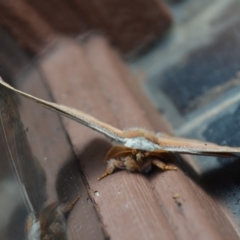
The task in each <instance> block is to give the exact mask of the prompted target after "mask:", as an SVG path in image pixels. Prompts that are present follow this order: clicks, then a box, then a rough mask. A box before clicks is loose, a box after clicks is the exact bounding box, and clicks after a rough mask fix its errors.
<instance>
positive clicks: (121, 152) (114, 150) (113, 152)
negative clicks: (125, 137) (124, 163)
mask: <svg viewBox="0 0 240 240" xmlns="http://www.w3.org/2000/svg"><path fill="white" fill-rule="evenodd" d="M130 154H132V148H129V147H125V146H113V147H111V148H110V150H109V151H108V152H107V155H106V157H105V160H104V161H105V162H106V161H108V160H110V159H116V158H118V157H126V156H128V155H130Z"/></svg>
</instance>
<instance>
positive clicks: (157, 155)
mask: <svg viewBox="0 0 240 240" xmlns="http://www.w3.org/2000/svg"><path fill="white" fill-rule="evenodd" d="M0 85H2V86H4V87H6V88H8V89H10V90H12V91H14V92H16V93H19V94H21V95H22V96H24V97H27V98H29V99H32V100H34V101H36V102H37V103H39V104H41V105H43V106H44V107H46V108H48V109H50V110H52V111H55V112H57V113H60V114H62V115H64V116H66V117H68V118H70V119H72V120H74V121H76V122H79V123H80V124H82V125H85V126H86V127H88V128H91V129H93V130H95V131H97V132H99V133H101V134H103V135H105V136H106V137H107V138H109V139H110V140H111V141H112V142H113V146H112V147H111V149H110V150H109V151H108V153H107V154H106V158H105V161H106V162H107V168H106V171H105V173H104V174H102V175H101V176H100V177H99V178H98V180H101V179H102V178H104V177H106V176H108V175H110V174H112V173H113V172H114V171H115V170H116V169H126V170H128V171H132V172H135V171H139V172H148V171H150V170H151V167H152V165H155V166H157V167H158V168H160V169H161V170H176V169H177V168H176V167H174V166H171V165H168V164H167V163H166V161H168V160H172V159H173V153H183V154H193V155H206V156H207V155H209V156H218V157H238V156H239V153H240V148H233V147H228V146H219V145H217V144H214V143H210V142H202V141H198V140H193V139H185V138H178V137H172V136H168V135H166V134H164V133H154V132H151V131H148V130H145V129H142V128H136V127H134V128H129V129H126V130H120V129H118V128H115V127H113V126H111V125H109V124H107V123H105V122H102V121H100V120H98V119H96V118H94V117H93V116H91V115H88V114H86V113H84V112H82V111H79V110H76V109H74V108H70V107H66V106H64V105H59V104H56V103H52V102H48V101H44V100H42V99H39V98H36V97H34V96H32V95H30V94H27V93H25V92H22V91H19V90H17V89H15V88H13V87H11V86H10V85H9V84H7V83H6V82H4V81H3V80H2V79H1V78H0Z"/></svg>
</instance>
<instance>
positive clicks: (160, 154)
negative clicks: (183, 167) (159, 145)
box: [149, 150, 175, 161]
mask: <svg viewBox="0 0 240 240" xmlns="http://www.w3.org/2000/svg"><path fill="white" fill-rule="evenodd" d="M149 157H157V158H161V159H164V160H167V161H174V159H175V157H174V155H173V153H171V152H169V151H166V150H154V151H151V152H149Z"/></svg>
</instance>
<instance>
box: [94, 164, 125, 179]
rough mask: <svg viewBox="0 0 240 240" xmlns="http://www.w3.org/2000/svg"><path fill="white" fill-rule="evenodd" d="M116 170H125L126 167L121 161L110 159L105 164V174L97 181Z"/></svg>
mask: <svg viewBox="0 0 240 240" xmlns="http://www.w3.org/2000/svg"><path fill="white" fill-rule="evenodd" d="M117 168H120V169H126V166H125V165H124V163H123V162H122V161H121V160H116V159H110V160H109V161H108V163H107V169H106V172H105V173H104V174H103V175H101V176H100V177H99V178H98V181H100V180H101V179H103V178H105V177H107V176H108V175H111V174H112V173H113V172H114V171H115V170H116V169H117Z"/></svg>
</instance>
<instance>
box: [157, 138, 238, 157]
mask: <svg viewBox="0 0 240 240" xmlns="http://www.w3.org/2000/svg"><path fill="white" fill-rule="evenodd" d="M158 144H159V145H160V147H161V148H162V149H163V150H165V151H171V152H176V153H186V154H193V155H209V156H219V157H236V156H240V148H239V147H237V148H234V147H228V146H220V145H217V144H215V143H211V142H202V141H199V140H194V139H186V138H177V137H171V136H167V135H161V136H159V137H158Z"/></svg>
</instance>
